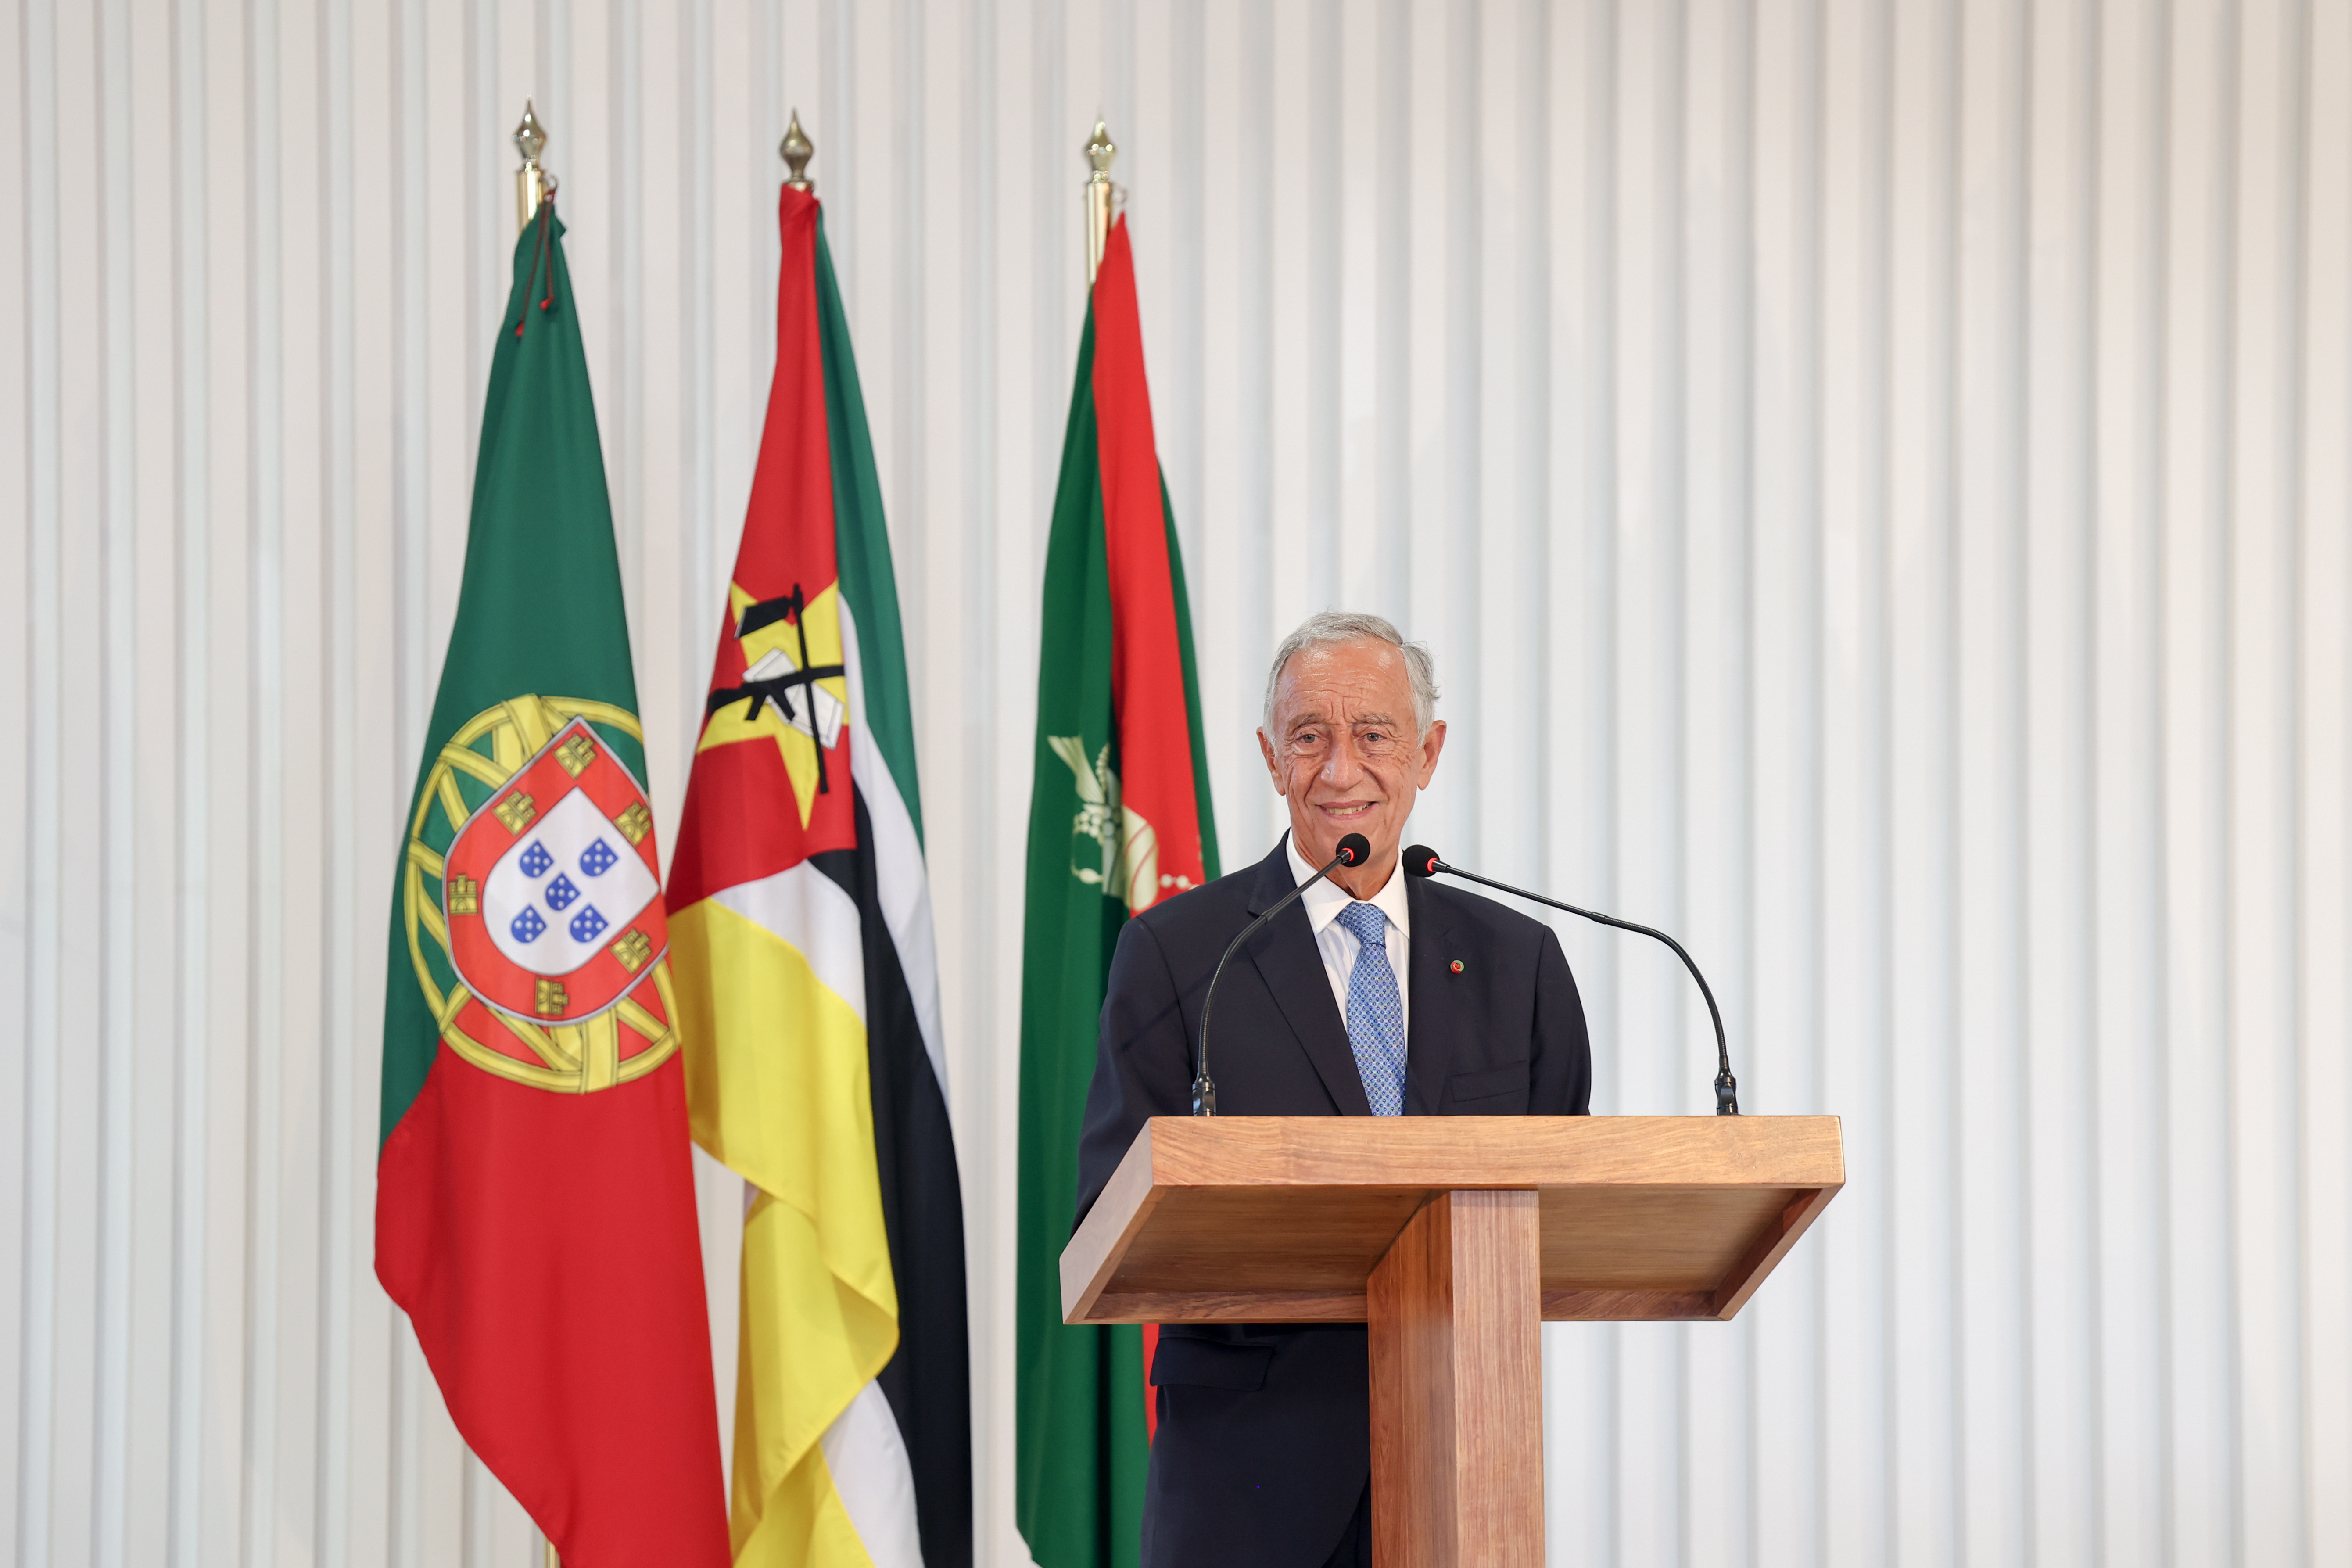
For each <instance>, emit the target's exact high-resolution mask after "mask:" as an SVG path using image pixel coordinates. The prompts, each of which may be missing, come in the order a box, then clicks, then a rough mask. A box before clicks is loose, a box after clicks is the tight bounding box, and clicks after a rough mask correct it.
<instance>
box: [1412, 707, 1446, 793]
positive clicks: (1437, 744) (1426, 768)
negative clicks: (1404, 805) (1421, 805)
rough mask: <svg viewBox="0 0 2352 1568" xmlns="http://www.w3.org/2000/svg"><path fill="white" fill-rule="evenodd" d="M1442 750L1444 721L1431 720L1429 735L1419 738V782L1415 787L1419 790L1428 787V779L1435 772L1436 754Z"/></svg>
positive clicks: (1443, 746)
mask: <svg viewBox="0 0 2352 1568" xmlns="http://www.w3.org/2000/svg"><path fill="white" fill-rule="evenodd" d="M1444 750H1445V721H1444V720H1443V719H1432V720H1431V721H1429V733H1428V734H1426V735H1423V737H1422V738H1421V780H1420V783H1419V784H1417V785H1416V786H1415V787H1417V788H1420V789H1427V788H1428V787H1429V781H1430V779H1431V778H1432V777H1433V775H1434V774H1435V773H1436V772H1437V753H1438V752H1442V751H1444Z"/></svg>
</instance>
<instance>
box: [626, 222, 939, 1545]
mask: <svg viewBox="0 0 2352 1568" xmlns="http://www.w3.org/2000/svg"><path fill="white" fill-rule="evenodd" d="M779 222H780V224H781V226H782V268H781V271H780V273H779V276H778V279H777V284H776V369H775V379H774V382H773V384H772V388H771V390H770V393H769V399H768V419H767V426H766V429H765V431H764V432H763V434H762V436H761V442H760V458H759V467H758V468H757V470H756V471H755V473H754V474H753V476H752V480H751V503H750V506H749V508H748V510H747V511H746V514H745V517H744V521H743V537H742V542H741V544H740V546H739V547H738V552H737V554H736V558H735V570H734V574H733V576H732V579H731V580H730V583H729V585H728V597H727V605H726V610H725V614H724V616H723V617H722V620H721V624H720V626H719V647H718V654H717V658H716V661H715V665H714V668H712V671H711V678H710V690H709V698H708V700H707V702H706V704H705V711H704V717H703V721H702V731H701V735H700V737H699V739H698V742H697V743H696V747H695V756H694V772H693V775H692V777H691V779H690V780H689V782H688V785H687V795H686V810H685V814H684V817H683V819H682V820H681V822H680V824H679V827H678V841H677V865H676V866H675V867H674V868H672V870H671V873H670V881H669V896H670V907H671V909H672V910H673V911H674V912H673V914H672V915H671V917H670V919H671V929H672V931H673V932H674V933H675V940H676V942H677V990H678V1004H679V1009H680V1015H681V1018H682V1021H683V1024H684V1026H685V1028H686V1035H687V1047H686V1062H687V1083H688V1100H689V1102H690V1104H691V1106H692V1109H693V1118H694V1133H695V1137H696V1138H697V1139H698V1141H699V1142H701V1143H702V1146H703V1147H704V1148H706V1149H708V1150H709V1152H711V1154H713V1155H714V1156H716V1157H717V1158H718V1159H719V1160H722V1161H724V1162H725V1163H727V1164H728V1165H729V1166H730V1168H731V1169H733V1170H734V1171H736V1172H737V1173H739V1174H740V1175H741V1176H742V1177H743V1178H744V1179H745V1181H747V1182H748V1183H750V1184H751V1205H750V1208H749V1210H748V1211H747V1213H746V1215H745V1217H744V1227H743V1254H742V1256H743V1270H742V1319H741V1321H742V1329H741V1335H740V1345H741V1353H740V1359H739V1361H738V1363H737V1364H738V1369H739V1370H738V1375H737V1382H736V1394H735V1477H734V1500H733V1530H734V1540H735V1553H736V1562H737V1563H741V1564H757V1565H760V1568H769V1565H773V1568H867V1565H868V1564H871V1565H872V1568H969V1564H970V1563H971V1384H970V1376H969V1358H970V1346H969V1339H968V1330H967V1326H966V1321H965V1307H964V1268H963V1204H962V1197H961V1188H960V1185H959V1183H958V1179H957V1173H956V1157H955V1142H954V1139H953V1137H952V1135H951V1134H950V1129H949V1125H948V1114H947V1099H946V1092H945V1089H946V1082H947V1077H946V1069H945V1067H944V1064H943V1062H942V1059H941V1054H940V1052H941V1042H940V990H939V966H938V961H937V958H936V956H935V950H934V948H933V945H932V938H931V910H930V895H929V890H928V882H927V880H926V878H925V874H924V868H923V842H922V805H921V796H920V794H919V790H918V789H917V787H916V774H915V724H914V708H913V704H912V702H911V700H910V699H909V693H908V682H907V659H906V651H905V647H904V644H903V642H902V639H901V637H900V634H899V622H898V589H897V587H896V585H895V583H894V580H893V576H892V573H891V567H890V540H889V535H888V533H887V531H885V529H884V526H883V517H882V495H881V489H880V486H879V484H878V483H877V478H876V473H875V467H874V449H873V443H872V442H871V440H870V439H869V438H868V436H867V430H866V405H865V399H864V398H863V396H862V395H860V393H859V391H858V385H857V366H856V361H855V360H854V359H853V358H852V356H851V354H850V347H849V331H848V324H847V321H846V320H845V317H844V315H843V312H842V308H841V295H840V290H839V289H837V288H836V287H835V282H834V273H833V261H832V258H831V256H830V255H829V254H828V252H827V250H826V247H825V242H824V220H823V217H822V215H821V209H820V208H819V206H818V205H817V200H816V197H815V196H814V195H812V194H810V193H809V192H807V191H805V190H795V189H793V188H792V187H791V186H790V185H787V186H786V187H785V188H784V191H783V193H782V200H781V204H780V212H779Z"/></svg>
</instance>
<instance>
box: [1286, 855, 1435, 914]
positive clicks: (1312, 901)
mask: <svg viewBox="0 0 2352 1568" xmlns="http://www.w3.org/2000/svg"><path fill="white" fill-rule="evenodd" d="M1283 846H1284V847H1285V848H1286V849H1287V850H1288V851H1289V853H1290V880H1291V882H1292V884H1293V885H1294V886H1296V885H1297V884H1298V883H1301V882H1304V881H1306V880H1307V878H1309V877H1312V876H1313V875H1315V867H1314V866H1313V865H1312V864H1310V863H1309V862H1308V860H1307V857H1305V856H1304V855H1301V854H1300V853H1299V852H1298V838H1297V835H1295V834H1292V835H1286V836H1285V837H1284V839H1283ZM1298 901H1299V902H1300V903H1302V904H1304V905H1305V906H1307V924H1308V925H1310V926H1312V927H1313V928H1314V931H1315V934H1316V935H1317V936H1321V935H1322V934H1323V928H1324V927H1326V926H1328V925H1329V924H1330V923H1331V922H1332V921H1336V920H1338V919H1339V911H1340V910H1344V909H1346V908H1347V907H1348V906H1349V904H1351V903H1353V902H1355V900H1354V898H1353V897H1352V896H1350V895H1349V891H1348V889H1345V888H1342V887H1340V886H1339V884H1338V883H1336V882H1334V881H1332V880H1331V879H1329V878H1328V877H1326V878H1324V879H1323V880H1321V881H1319V882H1318V883H1316V884H1315V885H1314V886H1313V887H1311V888H1309V889H1307V891H1306V892H1305V893H1303V894H1301V895H1300V896H1299V900H1298ZM1365 901H1366V902H1368V903H1370V904H1373V905H1375V906H1377V907H1378V908H1379V910H1380V911H1381V913H1382V914H1384V915H1386V916H1388V918H1389V924H1391V925H1392V926H1394V927H1395V928H1396V929H1397V930H1398V931H1401V932H1402V933H1404V934H1405V935H1407V936H1411V935H1412V915H1411V914H1410V913H1409V912H1408V910H1407V907H1406V904H1405V897H1404V858H1403V857H1402V856H1399V857H1398V858H1397V863H1396V864H1395V865H1393V866H1391V867H1390V868H1389V879H1388V882H1387V885H1386V886H1384V887H1382V888H1381V890H1380V891H1379V892H1377V893H1374V894H1373V895H1372V896H1371V897H1370V899H1368V900H1365Z"/></svg>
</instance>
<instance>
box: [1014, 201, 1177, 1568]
mask: <svg viewBox="0 0 2352 1568" xmlns="http://www.w3.org/2000/svg"><path fill="white" fill-rule="evenodd" d="M1179 715H1181V719H1180V718H1179ZM1035 777H1036V782H1035V784H1034V787H1033V789H1032V792H1031V795H1030V805H1029V892H1028V918H1027V926H1026V929H1025V931H1024V947H1023V954H1024V962H1023V969H1022V977H1021V1195H1020V1204H1021V1211H1020V1224H1019V1247H1020V1258H1019V1264H1018V1268H1019V1274H1018V1280H1017V1283H1016V1286H1015V1289H1016V1292H1017V1300H1016V1303H1015V1327H1014V1336H1015V1351H1014V1356H1015V1376H1016V1397H1017V1399H1018V1402H1019V1405H1018V1415H1017V1419H1018V1423H1019V1449H1018V1454H1017V1458H1016V1470H1017V1483H1016V1484H1017V1486H1018V1488H1019V1491H1018V1496H1017V1498H1016V1500H1015V1512H1016V1516H1017V1518H1018V1520H1019V1522H1020V1526H1021V1533H1022V1534H1023V1535H1024V1536H1025V1537H1026V1538H1027V1540H1028V1542H1029V1550H1030V1553H1031V1555H1033V1556H1034V1558H1035V1559H1036V1561H1037V1563H1038V1564H1039V1568H1109V1565H1111V1564H1129V1563H1134V1562H1136V1560H1137V1556H1138V1553H1139V1538H1140V1533H1141V1529H1142V1520H1143V1471H1144V1460H1145V1457H1146V1452H1147V1449H1146V1444H1147V1442H1148V1440H1149V1428H1148V1421H1149V1411H1150V1403H1149V1390H1148V1389H1147V1388H1146V1386H1145V1383H1144V1369H1145V1365H1146V1357H1147V1354H1148V1336H1150V1335H1151V1331H1150V1330H1139V1329H1137V1328H1134V1327H1132V1326H1114V1327H1108V1328H1103V1327H1086V1328H1069V1327H1066V1326H1065V1325H1064V1324H1063V1322H1062V1288H1061V1278H1060V1271H1059V1268H1058V1267H1057V1261H1056V1260H1057V1259H1058V1258H1060V1257H1061V1252H1062V1247H1063V1244H1064V1243H1065V1242H1066V1241H1068V1240H1069V1237H1070V1220H1071V1216H1072V1215H1073V1214H1074V1213H1075V1211H1076V1205H1077V1186H1078V1152H1077V1151H1078V1131H1079V1127H1080V1124H1081V1122H1082V1121H1084V1118H1085V1110H1086V1100H1087V1084H1088V1082H1089V1081H1090V1080H1091V1079H1093V1076H1094V1066H1095V1034H1096V1024H1097V1018H1098V1016H1100V1014H1101V1012H1102V1002H1103V990H1104V986H1105V984H1106V982H1107V980H1108V976H1109V973H1110V958H1111V951H1112V948H1113V947H1114V946H1115V945H1116V943H1117V942H1118V931H1119V927H1120V925H1121V924H1123V923H1124V922H1125V921H1126V920H1127V918H1128V917H1129V915H1130V914H1133V913H1136V912H1139V911H1140V910H1147V909H1150V907H1151V906H1152V905H1153V904H1155V903H1157V902H1158V901H1159V900H1161V899H1165V898H1171V897H1173V896H1175V895H1176V894H1178V893H1181V892H1182V891H1184V890H1185V889H1188V888H1192V887H1196V886H1198V885H1200V884H1201V883H1202V882H1205V881H1207V880H1208V879H1211V878H1213V877H1214V876H1216V875H1217V833H1216V825H1215V823H1214V821H1213V819H1212V817H1211V814H1210V809H1209V775H1208V769H1207V763H1206V753H1205V752H1203V751H1202V745H1201V703H1200V697H1199V686H1198V682H1197V681H1196V679H1194V675H1193V668H1192V615H1191V611H1190V610H1189V609H1188V607H1187V606H1186V604H1185V599H1184V568H1183V563H1182V559H1181V555H1180V554H1179V552H1178V549H1177V543H1176V526H1175V520H1174V517H1173V515H1172V513H1171V509H1170V507H1169V505H1168V491H1167V487H1166V485H1165V484H1164V483H1163V482H1162V480H1161V479H1160V459H1159V457H1158V454H1157V452H1156V450H1155V448H1154V447H1153V444H1152V436H1151V395H1150V391H1149V389H1148V388H1147V387H1146V386H1145V384H1144V379H1143V331H1142V328H1141V325H1140V323H1139V320H1138V318H1137V314H1136V305H1135V261H1134V256H1133V253H1132V251H1131V250H1130V249H1129V245H1128V237H1127V220H1126V219H1125V218H1123V217H1122V218H1121V219H1119V220H1118V223H1117V224H1115V225H1114V226H1112V228H1111V232H1110V238H1109V243H1108V246H1107V247H1105V249H1104V252H1103V259H1102V267H1101V268H1100V270H1099V271H1098V272H1097V274H1096V277H1095V286H1094V298H1093V301H1092V304H1091V307H1090V309H1089V310H1088V312H1087V328H1086V333H1085V335H1084V336H1083V337H1082V338H1081V339H1080V340H1079V344H1078V374H1077V386H1076V390H1075V392H1074V393H1073V394H1072V395H1071V399H1070V425H1069V432H1068V434H1067V436H1066V437H1065V438H1064V441H1063V445H1062V476H1061V481H1060V484H1059V487H1058V488H1057V489H1056V490H1055V497H1054V526H1053V533H1052V536H1051V539H1050V540H1049V542H1048V543H1047V545H1046V550H1045V636H1044V646H1043V647H1042V648H1041V649H1040V650H1039V655H1038V661H1037V755H1036V775H1035Z"/></svg>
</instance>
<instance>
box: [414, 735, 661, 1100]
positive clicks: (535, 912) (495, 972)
mask: <svg viewBox="0 0 2352 1568" xmlns="http://www.w3.org/2000/svg"><path fill="white" fill-rule="evenodd" d="M592 717H593V719H595V720H596V721H599V722H603V723H605V724H608V725H613V726H614V727H615V728H621V729H623V731H624V732H625V733H627V734H629V735H630V736H631V737H632V738H633V739H634V738H635V733H636V725H635V719H634V718H633V717H631V716H629V715H627V714H625V713H623V712H621V710H617V709H611V708H607V707H604V705H600V704H590V703H575V702H568V701H565V700H561V699H542V698H537V697H525V698H520V699H517V700H511V701H509V702H505V703H501V704H500V705H499V707H497V708H494V709H492V710H489V711H488V712H486V713H484V714H482V715H481V716H480V717H478V718H477V719H476V720H474V721H471V722H470V723H468V724H467V726H465V727H464V728H463V729H461V730H460V731H458V732H457V734H456V735H454V736H452V737H451V739H450V742H449V743H448V744H447V745H446V746H445V747H443V749H442V752H441V756H440V758H439V759H438V761H437V762H436V766H435V768H434V770H433V773H431V774H429V775H428V777H427V780H426V788H425V791H424V792H423V793H422V794H421V795H420V796H419V799H418V806H417V813H416V817H415V821H414V822H413V823H412V824H411V826H410V835H409V865H408V874H407V877H406V883H407V886H406V887H405V889H404V894H405V899H404V904H405V908H406V911H407V925H408V934H409V949H410V952H411V955H412V957H413V958H414V959H415V963H416V974H417V979H418V981H419V983H420V984H422V985H423V986H424V987H425V997H426V1000H427V1001H428V1002H430V1003H431V1004H432V1005H433V1008H434V1014H435V1016H436V1017H437V1018H438V1019H439V1020H440V1021H441V1036H442V1038H443V1039H444V1040H445V1041H446V1042H447V1044H448V1045H449V1047H451V1048H452V1049H453V1050H455V1051H456V1052H457V1054H458V1055H459V1056H461V1057H463V1058H466V1059H467V1061H469V1062H472V1063H473V1064H474V1065H475V1066H477V1067H481V1068H487V1069H488V1070H489V1071H491V1072H494V1073H497V1074H499V1076H501V1077H504V1078H510V1079H516V1080H518V1081H520V1082H524V1083H530V1084H533V1085H535V1086H537V1087H540V1088H544V1089H568V1090H572V1091H575V1092H577V1091H584V1090H589V1089H604V1088H609V1087H611V1086H612V1085H613V1084H615V1083H620V1082H625V1081H627V1080H628V1079H634V1078H636V1077H638V1076H640V1075H641V1074H643V1073H645V1072H647V1071H650V1070H651V1069H652V1068H655V1067H656V1066H658V1065H659V1064H660V1063H661V1061H662V1060H664V1059H665V1058H667V1057H668V1056H669V1054H670V1053H671V1052H672V1051H674V1050H676V1049H677V1035H676V1032H675V1030H674V1029H673V1028H672V1027H671V1025H670V1019H671V1017H672V1016H674V1008H673V1006H672V1005H671V996H670V986H669V974H668V965H667V954H668V951H669V930H668V925H667V921H666V918H665V914H664V910H663V904H662V897H661V868H660V864H659V860H658V858H657V853H656V843H655V839H654V834H653V810H652V808H651V806H650V805H648V804H647V803H646V792H645V788H644V786H643V785H642V784H639V783H638V781H637V779H636V777H635V775H634V774H633V773H631V772H630V771H629V768H628V766H627V765H626V763H624V762H623V761H622V759H621V758H620V757H619V756H617V755H615V754H614V751H613V749H612V747H611V745H610V744H608V743H607V742H605V740H604V738H603V737H602V736H600V735H599V734H598V732H597V729H596V725H595V724H594V723H592V722H591V719H592ZM615 721H619V722H617V723H616V722H615ZM528 742H538V743H537V744H536V745H535V746H532V747H530V750H528V751H527V752H526V751H525V746H526V744H527V743H528ZM436 895H437V897H436Z"/></svg>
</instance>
